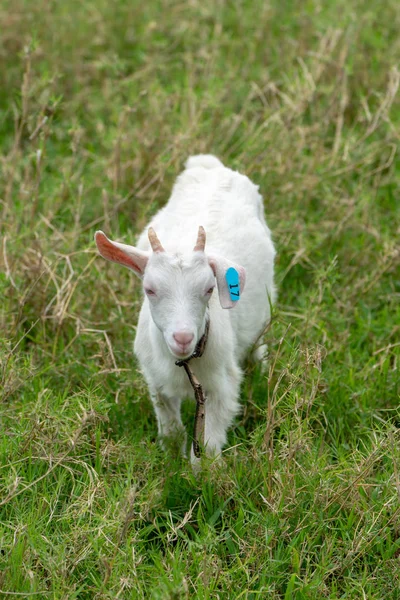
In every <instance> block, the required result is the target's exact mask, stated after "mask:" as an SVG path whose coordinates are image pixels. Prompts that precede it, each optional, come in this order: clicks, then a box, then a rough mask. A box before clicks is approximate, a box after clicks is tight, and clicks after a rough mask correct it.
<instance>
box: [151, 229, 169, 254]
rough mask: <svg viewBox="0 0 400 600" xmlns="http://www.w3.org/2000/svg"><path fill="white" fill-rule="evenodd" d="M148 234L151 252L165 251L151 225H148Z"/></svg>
mask: <svg viewBox="0 0 400 600" xmlns="http://www.w3.org/2000/svg"><path fill="white" fill-rule="evenodd" d="M147 234H148V236H149V242H150V245H151V247H152V249H153V252H165V250H164V248H163V247H162V245H161V242H160V240H159V239H158V237H157V234H156V232H155V231H154V229H153V228H152V227H149V231H148V232H147Z"/></svg>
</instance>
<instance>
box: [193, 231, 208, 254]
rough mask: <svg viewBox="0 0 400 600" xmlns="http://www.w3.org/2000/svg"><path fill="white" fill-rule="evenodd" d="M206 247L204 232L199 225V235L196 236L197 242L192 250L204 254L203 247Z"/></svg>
mask: <svg viewBox="0 0 400 600" xmlns="http://www.w3.org/2000/svg"><path fill="white" fill-rule="evenodd" d="M205 245H206V232H205V231H204V227H202V226H201V225H200V227H199V233H198V234H197V242H196V245H195V247H194V248H193V251H194V252H204V247H205Z"/></svg>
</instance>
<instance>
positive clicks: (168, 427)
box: [151, 392, 186, 455]
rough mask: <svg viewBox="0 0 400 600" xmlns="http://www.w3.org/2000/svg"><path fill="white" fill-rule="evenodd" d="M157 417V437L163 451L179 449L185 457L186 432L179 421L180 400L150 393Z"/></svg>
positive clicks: (157, 393)
mask: <svg viewBox="0 0 400 600" xmlns="http://www.w3.org/2000/svg"><path fill="white" fill-rule="evenodd" d="M151 401H152V403H153V406H154V412H155V413H156V417H157V424H158V435H159V439H160V443H161V446H162V447H163V448H164V449H167V448H172V449H175V448H177V449H179V450H180V451H181V452H182V454H183V455H186V431H185V428H184V425H183V423H182V419H181V404H182V400H181V399H180V398H168V397H167V396H165V395H164V394H161V393H160V392H155V393H151Z"/></svg>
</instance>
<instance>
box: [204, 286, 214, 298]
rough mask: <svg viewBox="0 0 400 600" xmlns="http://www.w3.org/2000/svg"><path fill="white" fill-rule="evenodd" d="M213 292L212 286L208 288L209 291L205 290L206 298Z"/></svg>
mask: <svg viewBox="0 0 400 600" xmlns="http://www.w3.org/2000/svg"><path fill="white" fill-rule="evenodd" d="M213 291H214V286H212V287H210V289H209V290H207V294H206V296H211V294H212V293H213Z"/></svg>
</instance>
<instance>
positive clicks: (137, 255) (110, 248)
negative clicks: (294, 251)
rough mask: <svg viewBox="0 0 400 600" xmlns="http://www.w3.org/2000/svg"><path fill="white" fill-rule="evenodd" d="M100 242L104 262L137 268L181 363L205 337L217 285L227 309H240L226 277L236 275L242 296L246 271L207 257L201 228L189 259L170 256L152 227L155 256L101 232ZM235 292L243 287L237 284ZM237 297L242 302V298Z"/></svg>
mask: <svg viewBox="0 0 400 600" xmlns="http://www.w3.org/2000/svg"><path fill="white" fill-rule="evenodd" d="M95 240H96V244H97V248H98V250H99V252H100V254H101V255H102V256H103V257H104V258H106V259H107V260H110V261H112V262H116V263H119V264H122V265H124V266H126V267H128V268H130V269H132V270H133V271H134V272H135V273H136V274H137V275H138V276H139V277H140V278H141V279H142V280H143V288H144V292H145V294H146V297H147V301H148V302H149V307H150V313H151V316H152V318H153V321H154V323H155V324H156V326H157V327H158V329H159V330H160V331H161V333H162V334H163V337H164V340H165V343H166V344H167V346H168V348H169V350H170V352H171V353H172V354H173V355H174V356H175V357H177V358H180V359H184V358H188V357H189V356H191V355H192V354H193V352H194V350H195V348H196V344H197V342H198V341H199V339H200V338H201V336H202V335H203V333H204V329H205V316H206V309H207V304H208V301H209V299H210V297H211V295H212V293H213V289H214V286H215V281H217V285H218V294H219V299H220V303H221V306H222V308H232V307H233V306H235V301H234V300H232V296H231V295H230V292H229V289H228V284H227V281H226V277H225V275H226V272H227V270H228V269H229V268H232V267H233V268H234V269H235V270H236V271H237V274H238V278H240V288H239V289H240V291H243V288H244V283H245V271H244V269H243V267H240V266H238V265H234V264H233V263H231V262H230V261H228V260H226V259H225V258H223V257H220V256H207V255H206V254H205V252H204V246H205V232H204V229H203V228H202V227H200V228H199V234H198V238H197V242H196V245H195V247H194V248H193V252H192V253H190V254H189V255H188V256H181V255H172V254H168V253H167V252H165V250H164V248H163V247H162V245H161V243H160V241H159V240H158V238H157V236H156V234H155V232H154V231H153V230H152V229H151V228H150V229H149V240H150V244H151V247H152V250H153V252H144V251H142V250H138V249H137V248H135V247H133V246H127V245H126V244H120V243H118V242H112V241H111V240H109V239H108V238H107V237H106V236H105V235H104V233H103V232H102V231H98V232H97V233H96V235H95ZM238 281H239V280H238ZM235 287H236V288H238V286H237V285H236V286H235ZM235 295H236V296H238V297H239V294H235Z"/></svg>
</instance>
